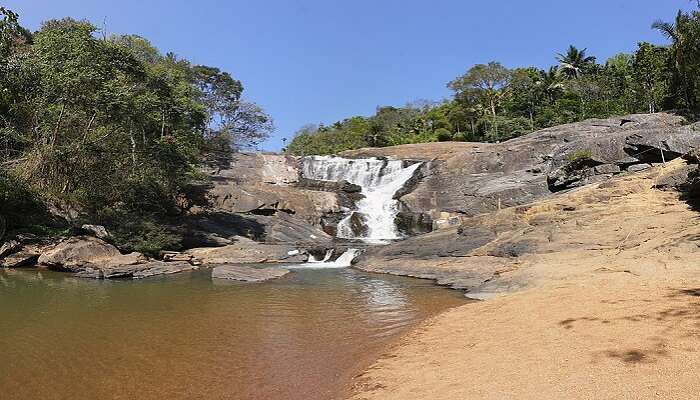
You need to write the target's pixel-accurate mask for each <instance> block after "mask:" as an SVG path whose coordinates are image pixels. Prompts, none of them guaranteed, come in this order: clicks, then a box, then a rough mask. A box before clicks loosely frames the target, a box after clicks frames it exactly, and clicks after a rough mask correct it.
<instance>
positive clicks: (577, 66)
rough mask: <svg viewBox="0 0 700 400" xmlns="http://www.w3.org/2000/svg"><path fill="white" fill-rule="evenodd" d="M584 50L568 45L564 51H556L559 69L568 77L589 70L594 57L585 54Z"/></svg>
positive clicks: (577, 75)
mask: <svg viewBox="0 0 700 400" xmlns="http://www.w3.org/2000/svg"><path fill="white" fill-rule="evenodd" d="M586 50H587V49H583V50H579V49H578V48H576V47H575V46H574V45H570V46H569V48H568V49H567V51H566V53H564V54H562V53H557V61H558V62H559V71H560V72H561V73H562V74H563V75H564V76H566V77H567V78H569V79H572V78H578V77H580V76H581V75H582V74H585V73H587V72H589V71H590V70H591V69H592V68H593V67H594V66H595V57H593V56H588V55H586Z"/></svg>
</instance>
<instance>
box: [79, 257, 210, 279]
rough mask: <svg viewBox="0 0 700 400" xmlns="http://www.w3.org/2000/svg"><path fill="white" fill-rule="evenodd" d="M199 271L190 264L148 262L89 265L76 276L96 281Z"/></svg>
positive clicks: (182, 262)
mask: <svg viewBox="0 0 700 400" xmlns="http://www.w3.org/2000/svg"><path fill="white" fill-rule="evenodd" d="M194 269H197V266H194V265H192V264H190V263H188V262H184V261H180V262H163V261H153V260H150V261H147V262H143V263H140V262H139V263H133V264H118V263H116V262H112V263H108V264H106V265H97V264H87V265H85V266H83V268H82V269H81V270H80V271H79V272H78V273H77V274H76V276H78V277H81V278H94V279H117V278H118V279H124V278H133V279H141V278H147V277H151V276H156V275H169V274H174V273H178V272H183V271H191V270H194Z"/></svg>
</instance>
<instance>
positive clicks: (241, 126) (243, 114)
mask: <svg viewBox="0 0 700 400" xmlns="http://www.w3.org/2000/svg"><path fill="white" fill-rule="evenodd" d="M193 74H194V80H195V83H196V84H197V86H198V87H199V89H200V91H201V101H202V103H203V104H204V105H205V112H206V115H207V122H206V125H205V136H206V137H209V138H218V139H222V138H225V139H226V140H227V141H228V142H229V145H230V146H231V147H233V148H243V147H250V146H255V145H257V144H258V143H260V142H261V141H263V140H264V139H266V138H267V137H268V136H269V135H270V133H271V132H272V130H273V123H272V118H270V116H269V115H267V114H266V113H265V112H264V110H263V109H262V108H260V107H259V106H257V105H256V104H253V103H250V102H247V101H244V100H242V99H241V95H242V94H243V85H242V84H241V82H240V81H238V80H236V79H233V78H232V77H231V75H230V74H229V73H228V72H223V71H221V70H219V69H218V68H215V67H208V66H205V65H198V66H195V67H194V68H193Z"/></svg>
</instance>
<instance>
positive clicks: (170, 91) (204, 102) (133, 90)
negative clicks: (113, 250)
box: [0, 7, 272, 252]
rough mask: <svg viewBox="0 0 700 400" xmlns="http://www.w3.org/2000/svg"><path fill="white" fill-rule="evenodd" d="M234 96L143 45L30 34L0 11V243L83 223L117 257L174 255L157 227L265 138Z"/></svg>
mask: <svg viewBox="0 0 700 400" xmlns="http://www.w3.org/2000/svg"><path fill="white" fill-rule="evenodd" d="M242 93H243V85H242V84H241V82H239V81H238V80H236V79H234V78H233V77H232V76H231V75H230V74H228V73H227V72H224V71H221V70H219V69H217V68H215V67H209V66H203V65H193V64H192V63H190V62H188V61H187V60H186V59H183V58H180V57H177V56H176V55H175V54H172V53H167V54H162V53H161V52H160V51H158V49H156V48H155V47H154V46H153V45H152V44H151V43H150V42H149V41H148V40H146V39H144V38H142V37H139V36H135V35H126V36H107V35H105V34H104V33H103V32H102V30H100V29H98V28H97V27H96V26H94V25H92V24H91V23H89V22H86V21H76V20H74V19H71V18H64V19H61V20H50V21H46V22H44V23H43V24H42V26H41V28H40V29H39V30H38V31H37V32H30V31H29V30H27V29H25V28H24V27H22V26H21V25H20V24H19V21H18V15H17V14H15V13H14V12H12V11H11V10H8V9H6V8H3V7H0V237H2V234H3V233H4V232H5V231H6V230H16V229H20V228H21V229H24V230H26V231H29V232H34V233H38V234H47V233H51V232H52V230H54V231H55V230H60V229H65V228H66V224H65V220H71V221H72V222H73V224H79V223H80V222H81V220H84V221H86V222H90V223H93V224H95V223H96V224H102V225H105V226H107V227H108V228H109V229H110V230H111V231H112V232H113V235H114V237H115V240H116V241H118V242H120V244H121V245H122V248H126V249H135V250H140V251H144V252H153V251H155V250H157V249H160V248H163V247H176V245H177V241H178V237H177V236H176V235H174V234H172V232H170V231H168V230H166V229H165V228H163V224H162V223H161V222H163V221H167V220H169V219H172V218H174V217H177V216H178V215H180V214H181V213H182V212H183V211H184V210H185V209H186V208H187V207H188V204H189V202H188V198H187V196H188V185H190V184H191V183H192V182H194V181H196V180H197V179H201V177H199V176H198V168H197V167H198V166H199V165H201V163H202V162H204V161H205V160H207V159H208V158H211V157H215V156H217V155H219V156H220V155H221V153H222V152H223V153H224V154H225V153H226V152H227V151H230V149H235V148H236V147H245V146H248V145H251V144H254V143H257V142H259V141H261V140H264V139H265V138H266V137H267V136H268V134H269V133H270V132H271V130H272V121H271V119H270V117H269V116H268V115H267V114H266V113H265V112H264V111H263V110H262V109H261V108H259V107H258V106H256V105H255V104H253V103H250V102H246V101H245V100H243V99H242V97H241V96H242ZM48 211H51V212H50V213H49V212H48ZM49 215H52V216H56V215H61V216H65V218H61V220H62V221H63V222H64V223H53V222H52V218H50V217H49ZM69 226H70V224H69Z"/></svg>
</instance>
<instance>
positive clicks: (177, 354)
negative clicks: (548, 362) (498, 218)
mask: <svg viewBox="0 0 700 400" xmlns="http://www.w3.org/2000/svg"><path fill="white" fill-rule="evenodd" d="M463 302H464V299H463V298H462V297H461V295H460V294H459V293H458V292H454V291H449V290H446V289H440V288H436V287H434V286H433V285H432V284H431V283H430V282H428V281H421V280H414V279H408V278H400V277H390V276H378V275H367V274H363V273H360V272H357V271H354V270H318V271H311V270H309V271H306V270H300V271H296V272H294V273H292V274H290V275H288V276H287V277H285V278H283V279H279V280H275V281H270V282H265V283H261V284H243V283H234V282H220V281H218V282H216V283H215V282H213V281H212V280H211V278H210V275H209V271H207V270H202V271H194V272H191V273H184V274H179V275H174V276H169V277H164V278H154V279H147V280H141V281H93V280H83V279H78V278H73V277H71V276H69V275H65V274H57V273H51V272H37V271H19V270H14V271H13V270H0V332H2V335H0V354H1V355H2V362H0V388H2V389H3V392H2V396H1V397H2V398H3V399H33V398H42V397H43V398H49V399H51V398H72V399H82V398H86V399H87V398H90V399H92V398H124V399H130V398H138V399H162V398H168V399H194V398H236V399H280V398H284V399H327V398H330V397H332V396H333V394H334V393H337V391H338V389H339V387H340V386H342V383H343V382H346V381H347V380H348V379H349V378H350V377H351V376H352V374H353V373H354V372H356V369H357V367H358V365H360V364H361V363H362V362H365V361H368V360H369V359H371V358H372V357H373V356H374V355H375V354H376V353H377V351H379V350H380V349H381V348H382V346H384V345H385V344H386V343H387V341H389V340H392V338H395V337H396V336H397V335H399V334H401V333H403V332H404V331H405V330H406V329H408V328H409V327H411V326H413V325H415V324H416V323H417V322H418V321H420V320H422V319H424V318H426V317H427V316H429V315H432V314H434V313H435V312H438V311H441V310H444V309H446V308H447V307H451V306H454V305H458V304H462V303H463Z"/></svg>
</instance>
